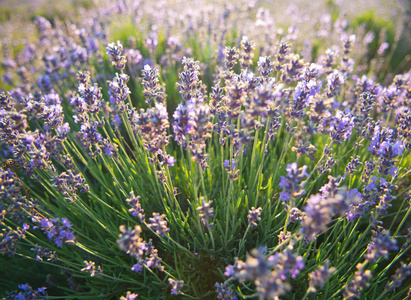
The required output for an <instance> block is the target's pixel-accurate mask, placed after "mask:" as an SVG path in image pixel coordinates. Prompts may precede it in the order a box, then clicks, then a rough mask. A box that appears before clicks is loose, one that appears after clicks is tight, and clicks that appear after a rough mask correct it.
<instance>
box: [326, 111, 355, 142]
mask: <svg viewBox="0 0 411 300" xmlns="http://www.w3.org/2000/svg"><path fill="white" fill-rule="evenodd" d="M354 126H355V123H354V117H353V116H352V114H351V112H350V111H347V112H345V113H343V112H342V111H340V110H337V113H336V115H335V117H334V118H333V121H332V122H331V125H330V129H329V131H330V136H331V139H332V140H333V141H335V142H336V143H340V142H341V141H346V140H348V139H349V138H350V137H351V133H352V130H353V128H354Z"/></svg>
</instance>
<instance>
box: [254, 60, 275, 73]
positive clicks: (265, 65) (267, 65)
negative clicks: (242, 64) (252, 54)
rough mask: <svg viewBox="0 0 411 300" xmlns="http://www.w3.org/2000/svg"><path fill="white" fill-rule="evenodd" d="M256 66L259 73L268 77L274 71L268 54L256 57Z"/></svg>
mask: <svg viewBox="0 0 411 300" xmlns="http://www.w3.org/2000/svg"><path fill="white" fill-rule="evenodd" d="M257 64H258V67H259V71H260V74H261V75H262V76H264V77H268V76H270V75H271V73H273V72H274V69H273V63H272V62H271V59H270V57H269V56H261V57H260V58H259V59H258V63H257Z"/></svg>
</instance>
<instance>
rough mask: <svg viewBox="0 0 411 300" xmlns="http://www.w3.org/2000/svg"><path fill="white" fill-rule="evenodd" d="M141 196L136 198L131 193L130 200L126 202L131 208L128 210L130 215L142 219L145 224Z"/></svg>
mask: <svg viewBox="0 0 411 300" xmlns="http://www.w3.org/2000/svg"><path fill="white" fill-rule="evenodd" d="M140 199H141V197H140V196H137V197H136V196H134V192H133V191H131V192H130V198H129V199H126V202H127V203H128V204H129V205H130V206H131V208H130V209H129V210H128V212H129V213H131V215H132V216H133V217H137V216H138V218H139V219H140V221H141V222H144V218H145V216H144V209H143V208H142V207H141V204H140Z"/></svg>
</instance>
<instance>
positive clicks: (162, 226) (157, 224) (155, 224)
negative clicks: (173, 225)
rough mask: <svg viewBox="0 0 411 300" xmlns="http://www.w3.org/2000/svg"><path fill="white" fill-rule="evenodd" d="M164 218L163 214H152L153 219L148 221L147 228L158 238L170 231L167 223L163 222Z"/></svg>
mask: <svg viewBox="0 0 411 300" xmlns="http://www.w3.org/2000/svg"><path fill="white" fill-rule="evenodd" d="M165 216H166V215H164V214H163V215H160V214H159V213H153V217H152V218H149V219H148V220H149V221H150V224H149V225H148V227H150V228H151V229H152V230H154V231H155V232H156V233H157V234H158V235H160V236H164V235H166V233H167V232H169V231H170V229H169V228H168V227H167V221H165V220H164V218H165Z"/></svg>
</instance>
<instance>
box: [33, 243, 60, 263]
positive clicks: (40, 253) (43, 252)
mask: <svg viewBox="0 0 411 300" xmlns="http://www.w3.org/2000/svg"><path fill="white" fill-rule="evenodd" d="M30 250H31V251H33V252H35V253H36V259H37V260H38V261H43V258H47V261H51V262H53V261H56V260H57V259H58V257H57V254H56V251H50V250H48V249H46V248H43V247H41V246H39V245H37V244H36V246H35V247H34V248H31V249H30Z"/></svg>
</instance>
